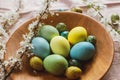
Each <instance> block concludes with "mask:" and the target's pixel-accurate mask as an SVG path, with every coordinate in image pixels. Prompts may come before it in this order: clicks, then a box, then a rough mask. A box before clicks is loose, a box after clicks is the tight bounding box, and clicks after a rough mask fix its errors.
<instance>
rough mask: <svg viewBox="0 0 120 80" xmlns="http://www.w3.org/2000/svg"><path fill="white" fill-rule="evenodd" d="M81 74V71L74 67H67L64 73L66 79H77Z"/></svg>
mask: <svg viewBox="0 0 120 80" xmlns="http://www.w3.org/2000/svg"><path fill="white" fill-rule="evenodd" d="M81 74H82V70H81V69H80V68H79V67H76V66H70V67H68V68H67V70H66V73H65V75H66V77H67V78H68V79H78V78H80V76H81Z"/></svg>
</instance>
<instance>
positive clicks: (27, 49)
mask: <svg viewBox="0 0 120 80" xmlns="http://www.w3.org/2000/svg"><path fill="white" fill-rule="evenodd" d="M53 1H55V0H46V1H45V4H43V5H45V6H44V8H43V9H42V10H41V12H39V15H38V17H37V19H36V20H35V21H34V22H32V23H31V24H29V26H28V30H29V33H26V34H24V35H23V38H24V40H23V41H21V42H20V48H19V49H18V50H17V53H16V56H17V57H16V58H9V59H8V60H5V61H1V62H0V63H1V66H0V67H1V69H0V80H6V79H7V78H8V77H9V76H10V75H11V73H12V72H13V71H14V70H15V68H20V69H21V68H22V63H21V62H22V57H23V56H24V55H25V54H26V53H27V55H28V57H29V56H31V55H32V53H31V48H33V47H32V45H31V40H32V38H33V37H34V36H36V34H37V32H36V31H37V29H38V27H39V25H41V19H46V18H47V15H48V14H49V12H50V11H49V7H50V3H51V2H53ZM14 17H15V14H14V16H10V17H9V18H8V19H6V18H5V17H2V18H3V20H2V21H3V22H1V23H3V24H4V26H5V28H6V27H7V26H10V25H12V24H14V22H13V21H15V20H17V19H18V18H14ZM5 28H4V29H5ZM5 30H6V29H5ZM0 60H1V59H0Z"/></svg>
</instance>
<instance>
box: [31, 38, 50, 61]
mask: <svg viewBox="0 0 120 80" xmlns="http://www.w3.org/2000/svg"><path fill="white" fill-rule="evenodd" d="M31 43H32V45H33V49H32V52H33V53H34V54H35V55H36V56H38V57H40V58H42V59H43V58H45V57H46V56H48V55H49V54H50V46H49V43H48V42H47V40H45V39H44V38H42V37H35V38H33V40H32V42H31Z"/></svg>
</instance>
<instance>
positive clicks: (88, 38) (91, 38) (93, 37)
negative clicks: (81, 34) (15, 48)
mask: <svg viewBox="0 0 120 80" xmlns="http://www.w3.org/2000/svg"><path fill="white" fill-rule="evenodd" d="M86 41H88V42H91V43H92V44H93V45H95V44H96V37H95V36H93V35H89V36H88V37H87V39H86Z"/></svg>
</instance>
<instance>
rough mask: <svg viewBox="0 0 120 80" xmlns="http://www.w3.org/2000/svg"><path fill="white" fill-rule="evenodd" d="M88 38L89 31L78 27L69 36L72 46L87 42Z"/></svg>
mask: <svg viewBox="0 0 120 80" xmlns="http://www.w3.org/2000/svg"><path fill="white" fill-rule="evenodd" d="M86 38H87V31H86V29H85V28H84V27H81V26H78V27H75V28H73V29H72V30H70V32H69V34H68V41H69V42H70V43H71V44H73V45H74V44H76V43H78V42H81V41H85V40H86Z"/></svg>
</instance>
